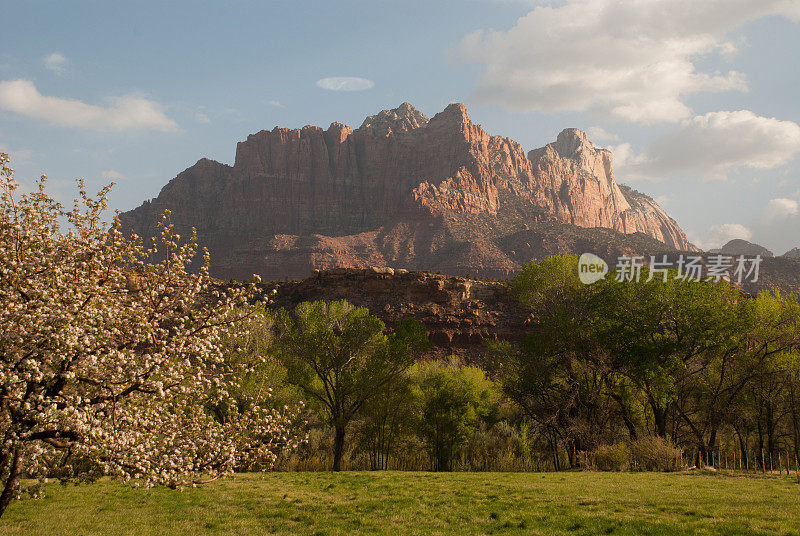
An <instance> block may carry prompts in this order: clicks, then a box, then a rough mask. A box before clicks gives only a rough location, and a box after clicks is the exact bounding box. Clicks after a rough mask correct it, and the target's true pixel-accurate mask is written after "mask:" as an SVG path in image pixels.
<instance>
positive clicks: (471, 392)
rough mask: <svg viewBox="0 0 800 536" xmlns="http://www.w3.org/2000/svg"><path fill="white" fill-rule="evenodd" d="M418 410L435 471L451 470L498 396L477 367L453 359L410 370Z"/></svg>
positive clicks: (419, 425) (418, 366)
mask: <svg viewBox="0 0 800 536" xmlns="http://www.w3.org/2000/svg"><path fill="white" fill-rule="evenodd" d="M411 377H412V378H413V382H414V383H413V386H412V389H413V393H414V398H415V400H416V406H417V408H418V411H419V424H418V427H419V431H420V435H421V436H422V437H423V438H424V439H425V442H426V444H427V446H428V449H429V451H430V454H431V459H432V461H433V463H434V467H433V468H434V469H435V470H437V471H450V470H452V469H453V460H454V458H455V455H456V454H457V452H458V449H459V447H460V446H461V444H462V443H463V442H464V440H465V439H466V438H467V436H468V434H469V433H470V432H471V431H473V430H475V429H476V427H477V426H478V421H479V419H480V418H481V417H487V416H489V414H490V413H491V411H492V410H493V407H494V406H495V404H496V402H497V398H498V393H497V391H496V389H495V388H494V386H493V384H492V382H491V381H490V380H488V379H487V378H486V374H485V373H484V372H483V371H482V370H481V369H479V368H477V367H470V366H462V365H460V364H459V363H458V361H457V360H456V359H455V358H451V359H449V360H448V361H434V362H429V363H422V364H419V365H417V366H416V367H415V368H414V369H413V370H412V371H411Z"/></svg>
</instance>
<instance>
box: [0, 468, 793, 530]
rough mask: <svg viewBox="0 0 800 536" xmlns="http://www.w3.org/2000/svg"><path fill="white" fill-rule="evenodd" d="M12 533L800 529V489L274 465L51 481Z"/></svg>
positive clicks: (651, 476)
mask: <svg viewBox="0 0 800 536" xmlns="http://www.w3.org/2000/svg"><path fill="white" fill-rule="evenodd" d="M0 534H3V535H5V534H20V535H22V534H24V535H38V534H41V535H47V536H56V535H62V534H63V535H67V534H68V535H90V534H102V535H116V534H132V535H136V536H148V535H156V534H157V535H162V534H170V535H171V534H175V535H179V534H189V535H195V534H320V535H321V534H342V535H345V534H547V535H550V534H725V535H734V534H799V535H800V485H798V484H797V483H796V482H795V481H794V480H793V479H790V478H788V477H786V476H785V475H784V476H783V477H777V476H764V477H761V476H732V475H724V474H687V473H672V474H662V473H544V474H543V473H452V474H442V473H439V474H435V473H398V472H376V473H341V474H334V473H269V474H246V475H236V476H235V477H231V478H229V479H227V480H222V481H217V482H214V483H212V484H208V485H206V486H202V487H199V488H197V489H188V490H184V491H182V492H181V491H173V490H169V489H163V488H156V489H152V490H147V491H144V490H134V489H131V488H130V487H126V486H123V485H121V484H119V483H116V482H113V481H101V482H98V483H95V484H91V485H68V486H61V485H60V484H56V483H52V484H48V485H47V488H46V497H45V498H44V499H40V500H22V501H15V502H14V503H12V504H11V506H10V507H9V508H8V510H7V511H6V513H5V515H4V516H3V517H2V518H0Z"/></svg>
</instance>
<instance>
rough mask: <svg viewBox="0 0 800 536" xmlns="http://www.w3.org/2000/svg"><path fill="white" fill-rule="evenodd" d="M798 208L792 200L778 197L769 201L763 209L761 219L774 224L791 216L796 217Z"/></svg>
mask: <svg viewBox="0 0 800 536" xmlns="http://www.w3.org/2000/svg"><path fill="white" fill-rule="evenodd" d="M799 208H800V206H799V205H798V203H797V201H795V200H794V199H787V198H785V197H779V198H777V199H770V201H769V203H767V206H766V208H765V209H764V215H763V219H764V221H765V222H767V223H776V222H778V221H781V220H785V219H786V218H790V217H792V216H797V214H798V209H799Z"/></svg>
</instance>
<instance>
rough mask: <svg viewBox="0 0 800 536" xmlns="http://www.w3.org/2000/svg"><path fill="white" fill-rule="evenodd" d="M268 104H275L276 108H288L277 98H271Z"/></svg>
mask: <svg viewBox="0 0 800 536" xmlns="http://www.w3.org/2000/svg"><path fill="white" fill-rule="evenodd" d="M317 85H319V82H317ZM267 104H269V105H270V106H274V107H275V108H286V106H284V105H283V104H281V102H280V101H276V100H271V101H269V102H267Z"/></svg>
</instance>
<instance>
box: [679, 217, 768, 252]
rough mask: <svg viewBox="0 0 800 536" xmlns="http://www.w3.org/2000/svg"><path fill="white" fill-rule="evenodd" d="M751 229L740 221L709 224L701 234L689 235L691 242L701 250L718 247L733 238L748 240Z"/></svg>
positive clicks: (751, 235) (751, 233) (751, 232)
mask: <svg viewBox="0 0 800 536" xmlns="http://www.w3.org/2000/svg"><path fill="white" fill-rule="evenodd" d="M752 237H753V231H751V230H750V229H748V228H747V227H745V226H744V225H742V224H741V223H723V224H722V225H713V226H711V227H710V228H709V229H708V230H707V231H706V232H705V234H704V235H703V236H691V237H690V238H691V242H692V243H693V244H694V245H696V246H697V247H699V248H700V249H703V250H709V249H714V248H719V247H722V246H724V245H725V244H727V243H728V242H730V241H731V240H733V239H735V238H741V239H742V240H750V239H751V238H752Z"/></svg>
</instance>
